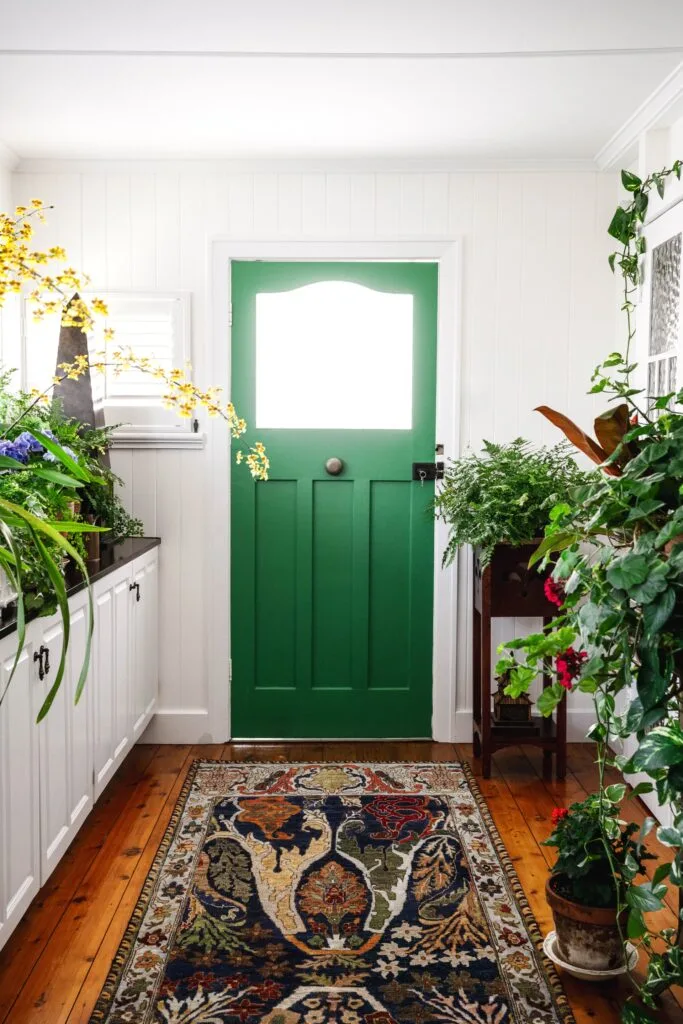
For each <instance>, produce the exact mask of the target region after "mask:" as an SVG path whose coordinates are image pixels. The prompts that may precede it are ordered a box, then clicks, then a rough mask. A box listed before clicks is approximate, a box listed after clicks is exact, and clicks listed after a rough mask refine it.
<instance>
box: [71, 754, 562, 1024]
mask: <svg viewBox="0 0 683 1024" xmlns="http://www.w3.org/2000/svg"><path fill="white" fill-rule="evenodd" d="M318 763H321V762H319V761H316V760H313V761H299V760H297V761H288V760H285V759H278V760H276V761H275V760H274V761H257V760H254V761H251V760H248V761H247V760H245V761H226V760H224V759H221V758H195V759H194V760H193V761H192V763H191V765H190V767H189V769H188V772H187V776H186V778H185V781H184V783H183V786H182V789H181V790H180V793H179V794H178V797H177V799H176V802H175V805H174V807H173V811H172V813H171V817H170V819H169V823H168V825H167V827H166V830H165V832H164V835H163V838H162V840H161V843H160V844H159V848H158V850H157V852H156V854H155V855H154V860H153V861H152V863H151V865H150V868H149V871H148V872H147V877H146V878H145V882H144V885H143V887H142V889H141V891H140V895H139V897H138V899H137V901H136V904H135V909H134V910H133V913H132V914H131V917H130V920H129V922H128V924H127V926H126V930H125V932H124V934H123V936H122V938H121V941H120V943H119V946H118V949H117V952H116V955H115V957H114V959H113V961H112V964H111V967H110V969H109V972H108V974H107V979H106V981H105V983H104V985H103V986H102V990H101V992H100V995H99V997H98V1000H97V1003H96V1004H95V1007H94V1009H93V1011H92V1014H91V1016H90V1019H89V1024H107V1015H108V1013H109V1011H110V1009H111V1005H112V1002H113V999H114V996H115V994H116V992H117V989H118V985H119V983H120V980H121V977H122V974H123V971H124V969H125V967H126V964H127V962H128V959H129V957H130V954H131V952H132V950H133V947H134V944H135V940H136V937H137V934H138V932H139V930H140V927H141V925H142V922H143V919H144V916H145V913H146V911H147V908H148V905H149V902H150V900H151V898H152V896H153V894H154V890H155V887H156V883H157V880H158V876H159V873H160V871H161V869H162V867H163V865H164V862H165V860H166V857H167V854H168V852H169V849H170V847H171V845H172V843H173V840H174V838H175V834H176V832H177V830H178V827H179V825H180V822H181V819H182V815H183V811H184V808H185V804H186V803H187V800H188V797H189V795H190V793H191V791H192V787H193V785H194V782H195V778H196V776H197V773H198V772H199V771H200V770H201V769H202V768H203V767H205V766H211V765H229V766H231V767H239V766H240V765H244V766H245V767H247V766H248V767H250V768H254V767H257V766H261V765H263V766H266V765H268V766H269V765H272V766H273V767H275V766H277V765H283V764H286V765H289V766H294V767H306V766H308V765H311V764H318ZM325 763H326V764H327V763H328V762H325ZM347 763H348V764H357V765H360V766H362V765H380V764H386V765H391V764H396V765H400V764H406V765H408V764H416V763H418V762H416V761H415V759H409V760H408V759H403V760H396V759H392V760H388V761H379V760H372V761H361V760H355V759H348V760H346V759H343V758H339V759H336V760H334V761H330V762H329V764H347ZM419 763H426V762H419ZM433 763H434V764H443V765H444V766H448V767H452V768H455V769H458V770H460V771H461V772H462V773H463V775H464V776H465V778H466V780H467V784H468V786H469V789H470V792H471V794H472V797H473V799H474V801H475V803H476V805H477V809H478V811H479V813H480V815H481V819H482V821H483V823H484V826H485V828H486V830H487V832H488V835H489V838H490V840H491V843H492V845H493V848H494V849H495V851H496V855H497V856H498V859H499V860H500V863H501V866H502V868H503V871H504V873H505V875H506V877H507V880H508V883H509V885H510V889H511V891H512V894H513V896H514V898H515V900H516V901H517V905H518V907H519V911H520V913H521V916H522V918H523V920H524V924H525V926H526V928H527V931H528V933H529V937H530V939H531V942H532V943H533V947H534V953H535V954H536V958H537V961H538V963H539V966H540V967H541V968H542V971H543V973H544V974H545V977H546V979H547V982H548V986H549V989H550V992H551V994H552V998H553V1001H554V1003H555V1007H556V1009H557V1012H558V1016H559V1018H560V1020H561V1022H562V1024H577V1021H576V1017H575V1016H574V1013H573V1010H572V1008H571V1006H570V1004H569V1000H568V999H567V996H566V995H565V992H564V988H563V986H562V982H561V980H560V977H559V975H558V973H557V970H556V968H555V965H554V964H553V963H552V961H551V960H549V959H548V958H547V957H546V956H545V954H544V952H543V936H542V934H541V931H540V928H539V926H538V922H537V921H536V918H535V916H534V913H533V911H532V909H531V907H530V905H529V902H528V900H527V897H526V894H525V893H524V889H523V888H522V884H521V882H520V880H519V877H518V875H517V872H516V870H515V867H514V865H513V863H512V860H511V858H510V855H509V853H508V851H507V849H506V847H505V844H504V843H503V840H502V839H501V837H500V833H499V832H498V829H497V827H496V825H495V823H494V821H493V817H492V815H491V812H490V811H489V808H488V804H487V802H486V798H485V797H484V796H483V794H482V792H481V790H480V789H479V784H478V782H477V779H476V776H475V775H474V773H473V772H472V769H471V768H470V766H469V765H468V764H467V763H466V762H459V761H443V762H433Z"/></svg>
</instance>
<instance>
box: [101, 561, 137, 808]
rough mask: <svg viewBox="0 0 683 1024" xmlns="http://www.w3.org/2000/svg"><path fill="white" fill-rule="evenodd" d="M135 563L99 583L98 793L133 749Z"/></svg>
mask: <svg viewBox="0 0 683 1024" xmlns="http://www.w3.org/2000/svg"><path fill="white" fill-rule="evenodd" d="M132 576H133V569H132V566H131V565H127V566H124V567H123V568H122V569H118V570H116V571H115V572H113V573H111V574H110V575H108V576H105V577H104V578H103V579H101V580H98V581H97V583H95V585H94V587H93V601H94V605H95V633H94V638H93V640H94V642H93V660H92V666H93V667H92V671H93V677H94V679H95V680H96V685H95V686H94V687H93V707H94V723H93V725H94V751H95V754H94V769H95V770H94V780H95V781H94V785H95V799H97V797H98V796H99V795H100V793H101V792H102V790H103V789H104V787H105V786H106V785H107V783H108V782H109V780H110V778H111V777H112V775H113V774H114V772H115V771H116V769H117V768H118V766H119V765H120V763H121V761H122V760H123V758H124V757H125V756H126V754H127V753H128V751H129V750H130V747H131V744H132V742H133V740H132V735H133V732H132V726H133V722H132V713H133V712H132V696H133V695H132V672H131V642H130V637H131V624H132V623H131V619H132V615H133V612H134V609H133V606H132V592H131V583H132Z"/></svg>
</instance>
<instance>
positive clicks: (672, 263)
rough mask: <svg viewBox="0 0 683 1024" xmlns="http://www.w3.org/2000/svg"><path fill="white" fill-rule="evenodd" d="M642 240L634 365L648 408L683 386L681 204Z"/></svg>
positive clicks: (659, 219)
mask: <svg viewBox="0 0 683 1024" xmlns="http://www.w3.org/2000/svg"><path fill="white" fill-rule="evenodd" d="M645 241H646V252H645V258H644V263H643V290H642V294H641V306H640V309H639V312H638V331H637V338H638V347H639V356H638V362H639V363H640V367H639V373H640V374H641V378H640V381H641V383H640V386H641V387H645V388H647V394H648V400H649V404H650V406H652V405H654V403H655V402H656V400H657V399H658V398H660V397H661V396H662V395H669V394H672V393H673V392H675V391H677V390H678V389H679V388H680V387H681V385H682V384H683V379H682V378H681V370H680V367H681V358H682V356H683V309H681V302H682V301H683V287H682V282H683V202H681V203H678V204H676V205H675V206H673V207H672V208H671V209H669V210H666V211H665V212H664V213H663V214H661V216H659V217H657V218H656V219H655V220H653V221H652V222H651V223H650V224H648V225H647V227H646V228H645Z"/></svg>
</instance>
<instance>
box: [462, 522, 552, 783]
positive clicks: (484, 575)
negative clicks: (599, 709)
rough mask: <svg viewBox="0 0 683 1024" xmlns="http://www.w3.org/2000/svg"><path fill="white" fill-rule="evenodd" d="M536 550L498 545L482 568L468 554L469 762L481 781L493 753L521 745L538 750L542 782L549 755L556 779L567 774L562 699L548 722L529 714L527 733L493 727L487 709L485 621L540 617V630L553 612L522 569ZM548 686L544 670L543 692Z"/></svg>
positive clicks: (533, 576)
mask: <svg viewBox="0 0 683 1024" xmlns="http://www.w3.org/2000/svg"><path fill="white" fill-rule="evenodd" d="M537 546H538V543H537V542H536V543H531V544H524V545H521V546H520V547H513V546H512V545H510V544H499V545H498V546H497V547H496V549H495V551H494V553H493V558H492V559H491V562H490V563H489V564H488V565H487V566H486V568H485V569H482V566H481V551H480V550H479V549H475V551H474V590H473V608H474V614H473V657H472V667H473V676H474V679H473V695H472V697H473V699H472V709H473V717H472V743H473V746H474V755H475V757H481V759H482V774H483V776H484V778H485V779H488V778H490V777H491V757H492V755H493V754H494V753H495V752H496V750H502V749H503V747H509V746H515V747H516V746H519V745H521V744H529V745H531V746H534V747H540V748H541V750H542V751H543V778H544V779H546V780H548V779H551V778H552V762H553V754H554V755H555V772H556V775H557V778H558V779H563V778H564V777H565V775H566V773H567V702H566V700H563V701H562V702H561V703H560V704H559V705H558V707H557V709H556V711H555V716H554V718H543V717H542V716H541V715H532V724H533V727H534V728H533V732H532V731H529V729H528V727H525V726H516V725H498V724H496V722H495V721H494V719H493V713H492V708H491V668H492V665H491V620H492V619H494V618H500V617H510V618H512V617H516V618H522V617H530V618H531V617H533V618H542V619H543V623H544V625H545V624H547V623H548V622H549V621H550V619H551V618H553V617H554V614H555V612H556V611H557V609H556V608H555V607H554V605H552V604H551V603H550V602H549V601H548V600H547V598H546V596H545V593H544V590H543V584H544V582H545V577H544V576H542V575H541V574H539V573H537V572H536V571H535V570H534V569H528V568H527V566H528V564H529V559H530V557H531V555H532V554H533V552H534V551H535V550H536V547H537ZM552 682H553V680H552V676H551V666H550V665H548V666H547V671H546V673H545V674H544V677H543V687H544V688H545V687H546V686H550V685H551V683H552Z"/></svg>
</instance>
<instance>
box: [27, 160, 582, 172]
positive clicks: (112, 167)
mask: <svg viewBox="0 0 683 1024" xmlns="http://www.w3.org/2000/svg"><path fill="white" fill-rule="evenodd" d="M597 170H598V168H597V166H596V164H595V162H594V161H593V160H571V159H565V160H542V159H541V160H502V159H501V160H496V159H486V158H481V159H458V158H457V157H429V156H425V157H415V158H411V157H404V158H402V157H393V158H392V157H387V158H376V159H372V158H371V157H365V158H363V157H358V158H356V159H348V158H347V159H342V158H339V159H335V158H333V157H329V158H319V159H315V158H312V157H311V158H302V159H285V158H278V157H264V158H258V159H256V158H254V159H247V158H245V159H229V158H220V157H216V158H211V157H206V158H198V159H196V160H182V159H156V160H155V159H144V158H143V159H140V158H129V159H126V158H118V159H117V158H109V159H107V158H104V159H80V160H79V159H73V158H67V159H61V158H59V157H44V158H39V157H34V158H28V157H27V158H23V159H20V160H19V163H18V165H17V166H16V167H15V172H16V173H18V174H57V173H71V174H107V173H118V174H141V173H147V174H174V173H175V174H178V173H186V174H193V173H194V174H211V173H217V172H223V173H226V174H458V173H463V174H465V173H475V172H479V173H487V172H489V173H525V172H526V173H534V172H539V173H553V172H556V173H558V174H561V173H567V172H570V173H572V172H581V173H593V174H595V173H596V171H597Z"/></svg>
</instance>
